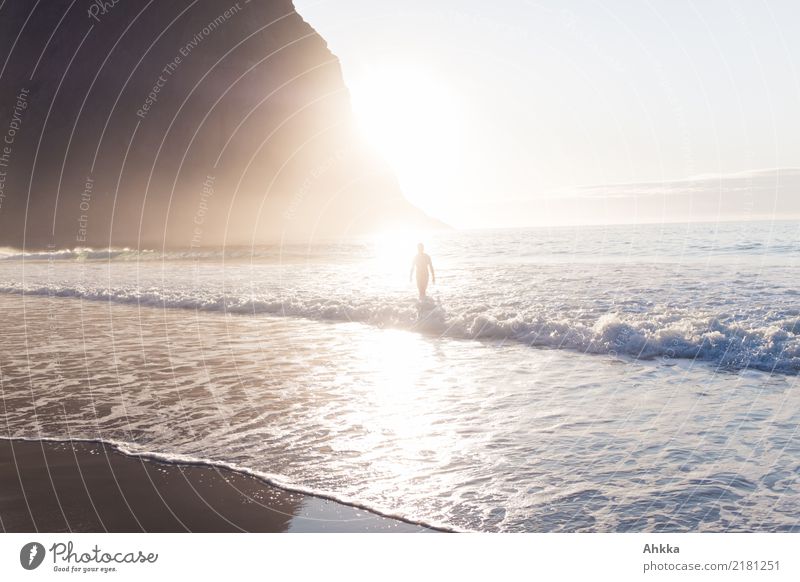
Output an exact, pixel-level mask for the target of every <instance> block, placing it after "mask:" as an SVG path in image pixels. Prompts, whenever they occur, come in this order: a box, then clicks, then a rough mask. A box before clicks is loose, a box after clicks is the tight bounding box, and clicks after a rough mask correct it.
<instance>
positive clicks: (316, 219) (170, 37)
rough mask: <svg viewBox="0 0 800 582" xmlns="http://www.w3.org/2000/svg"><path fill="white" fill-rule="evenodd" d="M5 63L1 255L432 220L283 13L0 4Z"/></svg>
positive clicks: (316, 45) (0, 123)
mask: <svg viewBox="0 0 800 582" xmlns="http://www.w3.org/2000/svg"><path fill="white" fill-rule="evenodd" d="M3 62H5V66H4V67H3V69H2V75H1V76H0V140H3V143H0V245H11V246H22V245H23V244H24V245H25V246H26V247H30V248H32V247H45V246H47V245H55V246H58V247H73V246H96V247H104V246H123V245H126V246H140V247H154V246H157V247H160V246H162V245H165V246H171V247H186V246H192V245H195V246H208V245H220V244H249V243H250V242H252V241H255V242H266V241H272V240H280V239H286V238H291V239H305V240H308V239H310V238H319V237H328V236H337V235H341V234H346V233H356V232H363V231H366V230H370V229H373V228H378V227H380V226H385V225H389V224H392V223H395V222H397V223H402V224H409V223H413V224H433V223H435V222H436V221H433V220H431V219H429V218H428V217H426V216H425V215H424V214H422V213H421V212H420V211H419V210H417V209H416V208H414V207H413V206H411V205H410V204H409V203H408V202H407V201H406V200H405V199H404V198H403V196H402V194H401V192H400V189H399V187H398V184H397V182H396V179H395V177H394V176H393V174H392V172H391V171H390V170H389V169H388V168H387V167H386V166H385V164H383V163H382V161H381V160H380V159H378V158H377V157H376V156H375V155H374V154H372V153H371V151H370V150H369V149H368V148H367V147H366V146H365V145H364V144H363V143H362V140H361V139H360V138H359V136H358V135H357V134H356V132H355V128H354V121H353V117H352V111H351V107H350V102H349V95H348V92H347V90H346V88H345V86H344V84H343V81H342V76H341V71H340V67H339V63H338V61H337V59H336V58H335V57H334V56H333V55H332V54H331V53H330V51H329V50H328V49H327V46H326V44H325V41H324V40H323V39H322V38H321V37H320V36H319V35H318V34H316V32H315V31H314V30H313V29H312V28H311V27H310V26H309V25H308V24H307V23H306V22H304V21H303V19H302V18H301V17H300V16H299V15H298V14H297V13H296V12H295V11H294V8H293V6H292V3H291V2H290V0H273V1H258V0H253V1H251V2H246V1H245V0H240V1H239V2H229V1H227V0H196V1H191V0H174V1H169V2H132V1H129V0H117V1H116V3H114V2H113V1H106V2H100V1H89V0H77V1H76V2H74V3H73V2H72V1H71V0H48V1H47V2H40V3H38V4H36V3H33V2H29V1H28V0H6V2H5V3H3V5H2V8H0V65H1V64H2V63H3ZM3 148H5V149H3Z"/></svg>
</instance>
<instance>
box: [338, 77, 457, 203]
mask: <svg viewBox="0 0 800 582" xmlns="http://www.w3.org/2000/svg"><path fill="white" fill-rule="evenodd" d="M348 85H349V87H350V93H351V97H352V103H353V110H354V112H355V114H356V118H357V121H358V124H359V127H360V128H361V131H362V133H363V135H364V137H365V138H366V139H367V140H368V141H369V142H370V143H371V144H372V145H373V146H374V147H375V148H376V149H377V150H378V151H379V153H380V154H381V155H382V156H383V157H384V158H385V159H386V160H387V161H388V162H389V163H390V164H391V165H392V167H393V168H394V170H395V171H396V172H397V175H398V179H399V180H400V185H401V187H402V188H403V192H404V193H405V195H406V197H407V198H408V200H409V201H410V202H411V203H412V204H415V205H417V206H418V207H419V208H422V209H423V210H424V211H426V212H428V213H430V214H431V215H433V216H442V215H443V214H444V215H446V212H444V213H443V212H442V211H443V210H446V209H447V206H448V204H452V202H453V201H454V193H453V192H452V176H453V175H454V172H455V171H456V160H457V158H458V151H459V147H460V144H461V143H462V136H461V115H460V111H459V109H460V100H459V99H458V95H457V93H455V92H454V91H453V90H452V89H451V88H450V87H449V86H448V85H447V83H446V82H444V81H442V80H441V79H438V78H437V77H436V75H434V74H431V73H430V72H428V71H425V70H423V69H420V68H419V67H413V68H412V67H403V66H393V67H383V68H381V69H373V70H369V71H366V72H364V73H362V74H361V75H358V76H356V78H354V79H352V80H350V81H349V82H348Z"/></svg>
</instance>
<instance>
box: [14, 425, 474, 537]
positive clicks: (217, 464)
mask: <svg viewBox="0 0 800 582" xmlns="http://www.w3.org/2000/svg"><path fill="white" fill-rule="evenodd" d="M0 440H5V441H27V442H39V441H45V442H50V443H63V444H69V443H86V444H95V445H106V446H109V447H111V448H112V449H114V450H115V451H117V452H119V453H121V454H123V455H126V456H128V457H134V458H138V459H145V460H148V461H155V462H158V463H164V464H165V465H175V466H187V465H188V466H199V467H210V468H219V469H228V470H229V471H235V472H237V473H240V474H242V475H247V476H249V477H255V478H256V479H258V480H259V481H261V482H262V483H264V484H266V485H269V486H271V487H276V488H278V489H282V490H284V491H288V492H290V493H300V494H303V495H310V496H313V497H317V498H319V499H327V500H329V501H335V502H336V503H341V504H342V505H348V506H350V507H354V508H357V509H363V510H365V511H369V512H370V513H374V514H375V515H379V516H381V517H386V518H389V519H394V520H398V521H402V522H405V523H408V524H411V525H418V526H420V527H424V528H429V529H435V530H439V531H443V532H459V531H462V532H463V531H467V530H459V529H456V528H454V527H452V526H449V525H445V524H440V523H432V522H426V521H421V520H418V519H414V518H413V517H410V516H407V515H404V514H400V513H396V512H392V511H391V510H388V509H386V508H382V507H379V506H376V505H370V504H366V503H363V502H361V501H359V500H357V499H353V498H351V497H348V496H345V495H339V494H337V493H333V492H330V491H325V490H322V489H314V488H311V487H305V486H303V485H300V484H297V483H294V482H291V481H288V480H287V479H285V478H284V477H283V476H281V475H274V474H272V473H267V472H265V471H258V470H256V469H251V468H249V467H244V466H242V465H239V464H236V463H230V462H227V461H218V460H214V459H206V458H203V457H195V456H191V455H183V454H179V453H163V452H157V451H149V450H146V449H144V448H142V447H141V445H137V444H134V443H129V442H124V441H117V440H114V439H102V438H60V437H44V436H36V437H18V436H13V437H9V436H0Z"/></svg>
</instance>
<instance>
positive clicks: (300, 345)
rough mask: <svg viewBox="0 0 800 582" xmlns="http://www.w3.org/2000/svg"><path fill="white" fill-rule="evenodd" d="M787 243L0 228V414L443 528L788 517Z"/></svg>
mask: <svg viewBox="0 0 800 582" xmlns="http://www.w3.org/2000/svg"><path fill="white" fill-rule="evenodd" d="M417 242H424V243H425V249H426V252H428V253H429V254H430V256H431V257H432V261H433V266H434V268H435V270H436V284H435V285H432V286H431V287H430V288H429V290H428V298H427V299H426V300H424V301H422V302H421V301H420V300H419V299H418V297H417V289H416V286H415V285H414V284H413V283H411V282H409V271H410V267H411V259H412V257H413V255H414V253H415V250H416V243H417ZM798 268H800V222H792V221H765V222H729V223H688V224H649V225H626V226H591V227H587V226H580V227H559V228H537V229H511V230H448V231H439V232H436V233H430V234H427V235H426V236H425V239H424V240H423V241H419V240H418V236H417V235H414V234H412V233H403V232H393V233H386V234H384V235H379V236H372V237H360V238H352V239H346V240H337V241H327V242H325V241H317V242H314V243H309V244H296V243H295V244H289V243H286V244H275V245H255V246H252V247H231V248H225V249H222V250H220V249H215V250H212V249H201V248H198V249H184V250H164V249H119V248H112V249H87V248H71V249H63V250H57V251H24V252H23V251H21V250H18V249H12V248H3V249H0V317H1V318H2V321H3V324H2V338H1V339H0V342H1V343H0V346H1V347H0V397H2V402H1V403H0V404H1V406H2V407H1V408H0V437H3V438H24V439H52V440H59V441H68V440H90V441H103V442H106V443H110V444H112V445H114V446H116V447H118V448H119V449H120V450H121V451H123V452H126V453H128V454H140V455H145V456H149V457H152V458H155V459H159V460H161V461H164V462H174V463H183V462H192V463H206V464H209V465H216V466H224V467H230V468H233V469H235V470H238V471H243V472H246V473H250V474H253V475H257V476H258V477H260V478H262V479H264V480H265V481H267V482H269V483H272V484H275V485H278V486H281V487H284V488H287V489H291V490H296V491H300V492H305V493H311V494H316V495H321V496H325V497H328V498H332V499H336V500H339V501H341V502H343V503H347V504H352V505H356V506H358V507H362V508H367V509H371V510H373V511H375V512H378V513H381V514H384V515H388V516H394V517H397V518H400V519H403V520H407V521H411V522H414V523H419V524H423V525H430V526H434V527H442V528H446V529H451V530H455V531H485V532H583V531H588V532H598V531H602V532H622V531H648V532H659V531H661V532H667V531H669V532H673V531H674V532H683V531H714V532H729V531H770V532H771V531H800V435H799V434H798V424H799V423H800V392H798V373H799V372H800V290H798V281H799V280H800V278H798Z"/></svg>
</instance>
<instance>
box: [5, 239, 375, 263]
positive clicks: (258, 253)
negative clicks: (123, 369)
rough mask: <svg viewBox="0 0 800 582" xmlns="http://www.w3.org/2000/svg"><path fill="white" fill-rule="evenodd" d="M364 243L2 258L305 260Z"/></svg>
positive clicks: (10, 252)
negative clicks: (295, 258)
mask: <svg viewBox="0 0 800 582" xmlns="http://www.w3.org/2000/svg"><path fill="white" fill-rule="evenodd" d="M362 248H363V243H362V244H358V243H350V244H345V243H341V244H339V245H334V244H328V245H317V246H313V247H311V246H309V245H301V244H281V245H259V246H254V247H240V246H231V247H224V248H187V249H171V250H153V249H131V248H128V247H121V248H118V247H108V248H91V247H75V248H72V249H58V250H33V251H23V250H21V249H17V248H13V247H0V261H75V262H80V261H130V262H134V261H147V262H152V261H164V262H166V261H221V260H231V261H236V260H277V259H281V258H287V257H289V258H291V257H297V258H302V259H304V260H308V259H324V258H332V257H335V258H337V259H340V260H341V259H346V258H347V257H348V255H349V254H351V253H352V252H353V250H354V249H356V250H358V249H362Z"/></svg>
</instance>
